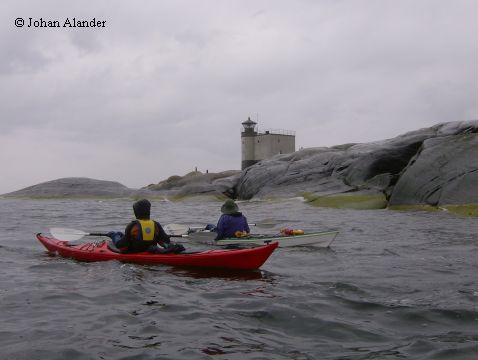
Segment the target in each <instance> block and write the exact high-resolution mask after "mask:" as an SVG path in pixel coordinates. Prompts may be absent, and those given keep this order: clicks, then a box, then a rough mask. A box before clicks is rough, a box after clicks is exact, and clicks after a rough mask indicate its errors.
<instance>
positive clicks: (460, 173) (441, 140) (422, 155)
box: [234, 120, 478, 206]
mask: <svg viewBox="0 0 478 360" xmlns="http://www.w3.org/2000/svg"><path fill="white" fill-rule="evenodd" d="M477 141H478V121H476V120H475V121H462V122H452V123H444V124H439V125H436V126H433V127H430V128H424V129H420V130H417V131H413V132H409V133H406V134H403V135H400V136H398V137H396V138H393V139H388V140H383V141H378V142H373V143H367V144H346V145H342V146H335V147H330V148H309V149H303V150H300V151H297V152H295V153H292V154H286V155H278V156H275V157H273V158H271V159H266V160H263V161H261V162H259V163H257V164H255V165H253V166H251V167H249V168H247V169H245V170H244V171H243V172H242V174H241V176H240V177H239V180H238V182H237V185H236V187H235V189H234V190H235V191H234V194H235V196H236V197H238V198H240V199H251V198H254V197H278V196H291V195H292V196H293V195H299V194H304V193H307V194H308V196H309V197H311V198H312V199H318V198H320V199H323V198H324V197H330V196H337V195H341V196H342V195H345V194H346V195H354V196H357V195H364V196H365V195H366V196H383V199H384V201H382V202H380V203H381V204H382V205H381V206H386V205H387V204H388V201H390V205H415V204H425V205H433V206H434V205H440V204H441V205H443V204H456V203H478V199H477V196H478V182H477V181H476V180H477V176H478V156H477V155H478V147H477V146H476V145H477ZM471 193H473V195H472V196H470V194H471Z"/></svg>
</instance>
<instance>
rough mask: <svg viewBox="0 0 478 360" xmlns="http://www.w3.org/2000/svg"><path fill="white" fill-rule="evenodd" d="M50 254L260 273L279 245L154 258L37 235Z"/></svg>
mask: <svg viewBox="0 0 478 360" xmlns="http://www.w3.org/2000/svg"><path fill="white" fill-rule="evenodd" d="M37 238H38V240H40V242H41V243H42V244H43V245H44V246H45V247H46V248H47V250H48V252H50V253H53V254H58V255H60V256H63V257H67V258H72V259H75V260H79V261H108V260H119V261H125V262H131V263H137V264H165V265H176V266H194V267H207V268H223V269H238V270H254V269H258V268H260V267H261V266H262V264H264V263H265V261H266V260H267V259H268V258H269V256H270V255H271V254H272V252H273V251H274V250H275V249H276V248H277V246H278V245H279V244H278V243H277V242H275V243H272V244H269V245H264V246H259V247H254V248H246V249H221V250H217V249H215V250H206V251H201V252H195V253H182V254H174V253H171V254H152V253H148V252H142V253H134V254H121V253H118V252H115V251H112V250H111V249H110V248H109V247H108V243H107V242H106V241H100V242H97V243H93V242H92V243H83V244H71V243H69V242H68V241H64V240H58V239H55V238H51V237H47V236H44V235H43V234H41V233H40V234H37Z"/></svg>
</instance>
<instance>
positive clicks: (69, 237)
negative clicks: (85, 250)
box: [50, 228, 108, 241]
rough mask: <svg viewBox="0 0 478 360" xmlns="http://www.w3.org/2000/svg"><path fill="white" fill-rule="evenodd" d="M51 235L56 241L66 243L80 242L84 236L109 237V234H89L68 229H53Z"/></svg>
mask: <svg viewBox="0 0 478 360" xmlns="http://www.w3.org/2000/svg"><path fill="white" fill-rule="evenodd" d="M50 234H52V235H53V237H54V238H56V239H59V240H65V241H74V240H79V239H81V238H82V237H84V236H108V233H87V232H84V231H81V230H76V229H68V228H51V229H50Z"/></svg>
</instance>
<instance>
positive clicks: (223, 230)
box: [215, 199, 250, 240]
mask: <svg viewBox="0 0 478 360" xmlns="http://www.w3.org/2000/svg"><path fill="white" fill-rule="evenodd" d="M221 212H222V215H221V217H220V218H219V220H218V222H217V226H216V232H217V236H216V239H215V240H221V239H225V238H231V237H242V236H245V235H248V234H249V232H250V229H249V225H248V223H247V218H246V217H245V216H244V215H242V213H241V212H239V207H238V206H237V204H236V203H235V202H234V200H231V199H228V200H226V202H225V203H224V204H223V205H222V207H221Z"/></svg>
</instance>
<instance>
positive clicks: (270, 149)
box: [241, 117, 295, 170]
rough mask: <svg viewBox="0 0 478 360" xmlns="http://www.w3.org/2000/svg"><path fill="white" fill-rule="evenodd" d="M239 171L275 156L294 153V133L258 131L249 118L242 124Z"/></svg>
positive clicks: (273, 130) (271, 130)
mask: <svg viewBox="0 0 478 360" xmlns="http://www.w3.org/2000/svg"><path fill="white" fill-rule="evenodd" d="M242 126H243V127H244V129H243V130H242V132H241V150H242V151H241V152H242V162H241V169H242V170H244V169H245V168H247V167H249V166H251V165H254V164H255V163H257V162H259V161H261V160H263V159H267V158H270V157H272V156H274V155H277V154H288V153H292V152H294V151H295V131H289V130H275V129H268V130H264V131H259V130H258V127H257V123H256V122H255V121H252V120H251V118H250V117H249V118H248V119H247V120H246V121H244V122H243V123H242Z"/></svg>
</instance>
